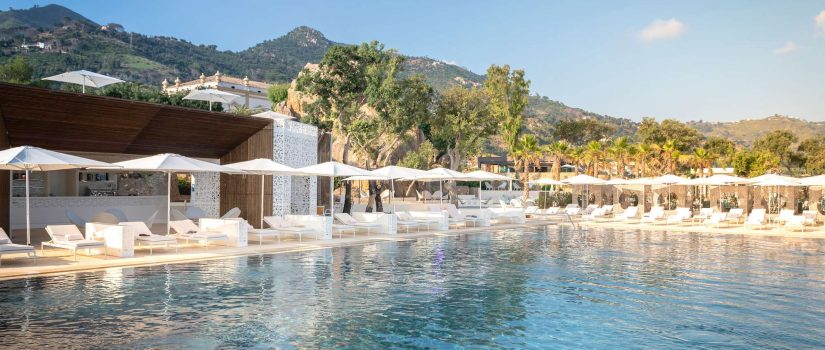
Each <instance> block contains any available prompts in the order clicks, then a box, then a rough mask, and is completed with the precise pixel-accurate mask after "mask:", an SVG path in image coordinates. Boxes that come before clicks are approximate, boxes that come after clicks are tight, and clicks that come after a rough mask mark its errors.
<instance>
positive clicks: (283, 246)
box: [0, 218, 825, 280]
mask: <svg viewBox="0 0 825 350" xmlns="http://www.w3.org/2000/svg"><path fill="white" fill-rule="evenodd" d="M577 224H579V225H580V226H581V227H584V228H609V229H618V230H629V231H665V232H669V233H682V234H691V233H703V234H715V235H750V236H762V237H783V238H788V239H805V238H825V227H822V226H818V227H814V228H811V229H810V230H808V229H807V228H806V230H805V232H800V231H785V230H784V229H783V228H781V227H779V228H776V227H772V226H769V227H767V228H766V229H763V230H760V229H750V228H748V229H746V228H743V227H741V226H739V225H736V226H729V227H724V226H723V227H721V228H713V227H706V226H703V225H664V224H657V225H650V224H639V223H632V222H631V223H617V222H611V221H596V222H592V221H590V222H577ZM546 225H566V226H569V222H567V221H564V220H561V219H558V218H557V219H551V220H535V219H529V220H528V222H527V223H526V224H505V225H495V226H493V227H477V228H474V227H469V228H458V229H451V230H449V231H422V232H411V233H399V234H397V235H387V234H372V235H369V236H367V235H366V234H363V233H359V234H358V235H356V236H355V237H353V236H352V235H346V236H344V237H343V238H337V236H336V238H335V239H332V240H312V239H309V240H305V241H303V242H299V241H297V240H293V239H285V240H283V241H281V242H279V243H278V242H272V243H269V242H266V243H264V244H263V245H258V244H257V242H250V244H249V246H247V247H240V248H238V247H223V246H210V247H206V248H205V247H203V246H200V245H197V244H191V245H188V246H187V245H180V247H179V249H178V252H175V250H174V248H172V249H164V248H157V247H156V248H155V249H154V254H153V255H150V254H149V250H148V248H138V249H136V250H135V256H134V257H130V258H118V257H110V256H104V255H91V256H86V255H84V253H81V252H78V256H77V261H74V260H73V258H72V253H71V252H70V251H68V250H63V249H50V248H47V249H46V250H45V254H41V253H40V249H39V247H38V250H37V254H38V258H37V260H36V261H35V260H33V259H30V258H27V257H25V255H12V256H7V257H4V258H3V261H2V267H0V280H6V279H13V278H21V277H31V276H43V275H55V274H64V273H74V272H80V271H92V270H101V269H108V268H122V267H136V266H148V265H158V264H167V263H185V262H193V261H204V260H212V259H226V258H231V257H237V256H246V255H258V254H275V253H289V252H300V251H307V250H316V249H326V248H333V247H343V246H353V245H363V244H371V243H380V242H387V241H395V242H399V241H405V240H410V239H416V238H420V237H437V236H457V235H462V234H471V233H478V232H487V231H490V230H503V229H514V228H523V227H539V226H546ZM33 233H34V234H35V235H40V234H41V233H40V232H37V231H34V232H33ZM18 235H19V233H18ZM18 237H19V236H18Z"/></svg>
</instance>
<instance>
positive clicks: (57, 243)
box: [40, 225, 106, 261]
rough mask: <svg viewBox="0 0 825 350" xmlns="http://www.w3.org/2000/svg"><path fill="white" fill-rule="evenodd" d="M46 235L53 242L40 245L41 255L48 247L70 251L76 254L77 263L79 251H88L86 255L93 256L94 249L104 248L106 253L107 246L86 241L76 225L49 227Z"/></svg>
mask: <svg viewBox="0 0 825 350" xmlns="http://www.w3.org/2000/svg"><path fill="white" fill-rule="evenodd" d="M46 233H48V234H49V237H50V238H51V241H48V242H43V243H40V252H41V255H42V253H43V250H44V248H45V247H46V246H49V247H53V248H60V249H68V250H71V251H72V252H73V253H74V260H75V261H77V250H78V249H86V254H91V252H92V248H99V247H103V252H104V254H105V253H106V244H105V243H103V242H101V241H94V240H91V239H85V238H84V237H83V234H82V233H81V232H80V230H79V229H78V228H77V226H75V225H48V226H46Z"/></svg>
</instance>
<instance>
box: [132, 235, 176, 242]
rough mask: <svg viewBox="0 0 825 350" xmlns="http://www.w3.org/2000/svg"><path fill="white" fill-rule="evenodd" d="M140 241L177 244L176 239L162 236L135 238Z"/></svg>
mask: <svg viewBox="0 0 825 350" xmlns="http://www.w3.org/2000/svg"><path fill="white" fill-rule="evenodd" d="M135 239H137V240H138V241H144V242H177V239H176V238H175V237H170V236H161V235H149V236H140V235H139V236H137V237H135Z"/></svg>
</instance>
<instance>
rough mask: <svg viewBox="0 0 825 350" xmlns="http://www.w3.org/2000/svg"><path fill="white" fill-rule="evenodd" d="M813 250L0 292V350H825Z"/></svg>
mask: <svg viewBox="0 0 825 350" xmlns="http://www.w3.org/2000/svg"><path fill="white" fill-rule="evenodd" d="M824 243H825V241H822V240H814V239H810V240H807V239H790V238H762V237H758V238H757V237H745V236H738V235H730V236H712V235H703V234H686V233H679V234H673V233H670V234H668V233H663V232H635V231H610V230H608V231H586V232H576V231H571V230H564V231H562V230H560V229H559V228H557V227H555V226H549V227H540V228H532V229H519V230H504V231H491V232H487V233H478V234H470V235H461V236H457V237H438V238H424V239H418V240H411V241H404V242H388V243H379V244H371V245H365V246H353V247H345V248H335V249H327V250H317V251H310V252H302V253H290V254H276V255H262V256H249V257H241V258H232V259H222V260H212V261H205V262H200V263H187V264H170V265H159V266H151V267H138V268H126V269H110V270H106V271H97V272H88V273H78V274H70V275H60V276H52V277H36V278H27V279H18V280H11V281H4V282H0V310H2V313H0V347H2V348H37V347H38V346H43V345H46V346H52V347H59V348H112V347H115V348H152V349H156V348H159V349H182V348H197V349H203V348H260V349H270V348H280V349H293V348H295V349H307V348H310V349H313V348H325V349H328V348H350V349H407V348H410V349H414V348H420V349H432V348H435V349H439V348H440V349H462V348H471V349H483V348H490V349H497V348H518V349H530V348H533V349H546V348H553V349H585V348H586V349H685V348H696V349H710V348H724V349H753V348H774V349H804V348H823V347H825V332H823V330H822V328H823V325H825V244H824Z"/></svg>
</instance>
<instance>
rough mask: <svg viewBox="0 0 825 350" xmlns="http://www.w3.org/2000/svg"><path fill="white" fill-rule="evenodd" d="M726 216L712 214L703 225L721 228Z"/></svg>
mask: <svg viewBox="0 0 825 350" xmlns="http://www.w3.org/2000/svg"><path fill="white" fill-rule="evenodd" d="M727 216H728V214H727V213H713V215H711V216H710V218H709V219H707V220H705V221H704V224H705V225H711V226H715V227H716V228H722V223H723V222H725V217H727Z"/></svg>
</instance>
